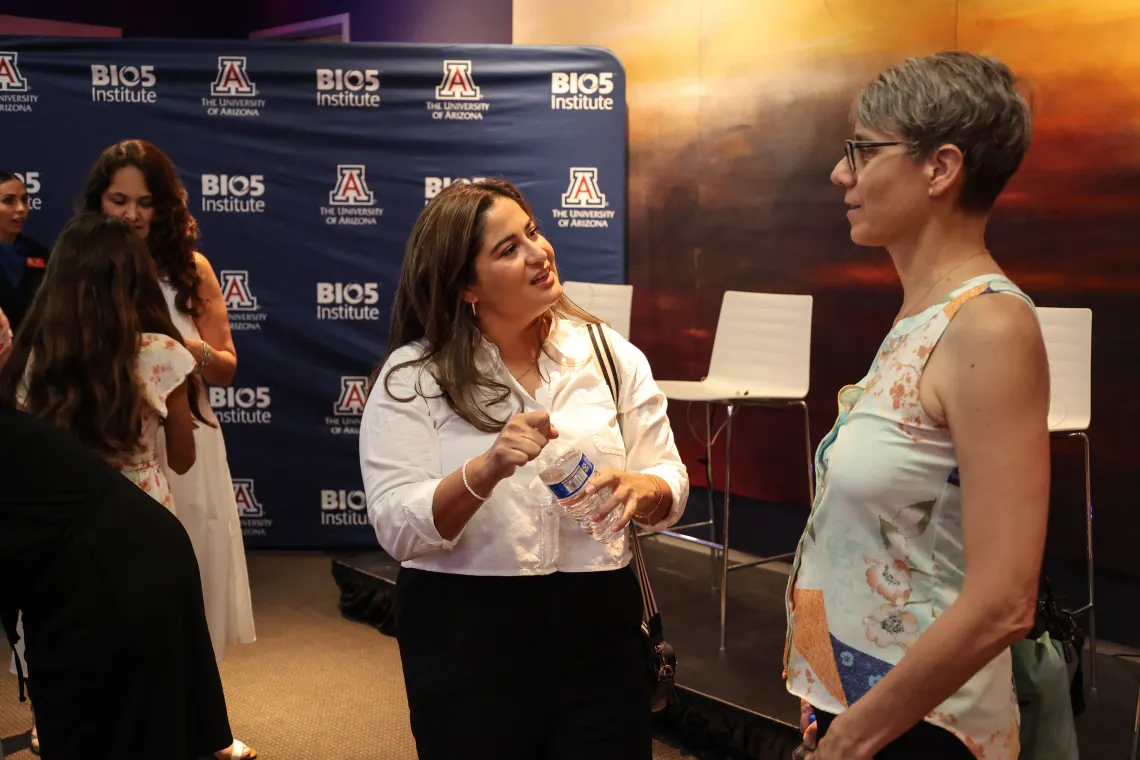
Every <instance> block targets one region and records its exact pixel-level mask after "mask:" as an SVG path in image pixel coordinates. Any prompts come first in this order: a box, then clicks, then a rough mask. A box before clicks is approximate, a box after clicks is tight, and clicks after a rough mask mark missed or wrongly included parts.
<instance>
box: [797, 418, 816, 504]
mask: <svg viewBox="0 0 1140 760" xmlns="http://www.w3.org/2000/svg"><path fill="white" fill-rule="evenodd" d="M797 403H798V404H799V406H800V408H802V409H803V410H804V446H805V451H806V452H807V477H808V509H809V510H810V509H811V508H812V507H814V506H815V458H814V457H813V456H812V453H811V418H810V417H809V416H808V405H807V401H806V400H802V399H801V400H800V401H798V402H797Z"/></svg>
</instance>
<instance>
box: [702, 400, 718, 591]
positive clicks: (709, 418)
mask: <svg viewBox="0 0 1140 760" xmlns="http://www.w3.org/2000/svg"><path fill="white" fill-rule="evenodd" d="M712 424H713V405H712V402H711V401H706V402H705V482H706V483H708V497H709V517H708V523H709V543H710V544H715V543H716V504H715V500H714V498H713V440H712V439H713V432H712V430H713V425H712ZM717 551H718V550H717V549H716V547H715V546H710V547H709V577H710V578H712V592H713V593H714V594H715V593H716V592H717V582H716V578H717V572H716V571H717V560H718V559H719V558H720V555H719V554H718V553H717Z"/></svg>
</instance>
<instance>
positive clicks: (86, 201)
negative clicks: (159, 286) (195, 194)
mask: <svg viewBox="0 0 1140 760" xmlns="http://www.w3.org/2000/svg"><path fill="white" fill-rule="evenodd" d="M127 166H133V167H135V168H136V169H138V170H139V171H140V172H142V174H143V177H144V178H145V179H146V186H147V189H148V190H150V194H151V198H152V200H153V202H154V218H153V220H152V221H151V223H150V232H149V234H148V235H147V238H146V243H147V248H149V249H150V255H151V256H153V257H154V263H155V264H156V265H157V266H158V271H159V273H160V274H162V275H165V276H166V277H167V278H168V279H169V280H170V283H171V284H172V285H173V286H174V290H175V291H176V293H177V295H176V296H175V298H174V305H175V307H176V308H177V309H178V310H179V311H180V312H182V313H183V314H187V315H189V316H190V317H196V316H198V304H197V297H198V285H199V284H200V282H201V277H200V276H199V275H198V267H197V265H195V263H194V249H195V248H196V247H197V243H198V223H197V222H196V221H194V217H193V216H192V215H191V214H190V208H189V207H188V206H187V205H186V188H185V187H183V185H182V181H181V180H180V179H178V171H177V170H176V169H175V168H174V162H173V161H171V160H170V157H169V156H167V155H166V154H165V153H163V152H162V150H161V149H160V148H159V147H158V146H156V145H152V144H151V143H148V142H146V141H145V140H124V141H123V142H120V143H116V144H115V145H112V146H111V147H109V148H107V149H106V150H105V151H103V153H102V154H101V155H100V156H99V160H98V161H96V162H95V165H94V166H92V167H91V171H90V172H89V173H88V175H87V184H86V185H84V187H83V209H84V210H85V211H90V212H93V213H100V212H102V211H103V193H105V192H106V191H107V188H108V187H110V185H111V180H112V178H113V177H114V176H115V172H117V171H119V170H120V169H122V168H125V167H127Z"/></svg>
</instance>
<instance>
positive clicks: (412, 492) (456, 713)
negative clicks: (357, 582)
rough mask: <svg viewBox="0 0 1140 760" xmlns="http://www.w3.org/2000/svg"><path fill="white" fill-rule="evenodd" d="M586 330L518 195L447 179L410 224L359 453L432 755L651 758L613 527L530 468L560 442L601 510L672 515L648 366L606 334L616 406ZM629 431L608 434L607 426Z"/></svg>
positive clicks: (409, 679) (669, 474)
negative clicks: (586, 461) (585, 513)
mask: <svg viewBox="0 0 1140 760" xmlns="http://www.w3.org/2000/svg"><path fill="white" fill-rule="evenodd" d="M587 322H597V320H596V319H594V318H593V317H591V316H589V315H588V314H586V313H585V312H583V311H582V310H580V309H579V308H577V307H576V306H574V305H573V304H572V303H571V302H569V301H568V300H567V299H566V298H565V297H564V296H563V295H562V285H561V283H560V282H559V279H558V270H557V268H556V266H555V256H554V250H553V249H552V248H551V246H550V243H549V242H548V241H547V240H546V239H545V238H544V237H543V236H542V234H541V233H540V232H539V231H538V229H537V226H536V223H535V219H534V215H533V214H532V212H531V210H530V207H529V206H528V205H527V203H526V201H525V200H524V199H523V197H522V195H521V194H520V193H519V191H518V190H517V189H516V188H515V187H514V186H513V185H511V184H509V183H507V182H503V181H481V182H477V183H473V184H457V185H452V186H450V187H449V188H447V189H445V190H444V191H443V192H442V193H440V194H439V195H438V196H436V198H435V199H433V200H432V202H431V203H430V204H428V206H427V207H426V208H425V209H424V211H423V212H422V213H421V215H420V218H419V220H418V221H417V222H416V225H415V227H414V229H413V230H412V234H411V238H410V239H409V241H408V246H407V251H406V254H405V259H404V265H403V273H402V275H401V281H400V285H399V288H398V289H397V293H396V299H395V306H394V310H393V315H392V328H391V338H390V349H391V353H390V355H389V357H388V359H387V361H386V362H385V364H384V365H383V367H382V368H381V369H380V370H379V371H378V372H377V373H376V375H375V377H374V384H373V388H372V390H371V392H370V395H369V398H368V403H367V405H366V407H365V412H364V418H363V420H362V422H361V434H360V461H361V470H362V473H363V476H364V486H365V489H366V491H367V494H368V514H369V517H370V519H371V521H372V524H373V525H374V526H375V529H376V535H377V538H378V539H379V541H380V544H381V546H383V547H384V549H385V550H386V551H388V552H389V553H390V554H391V555H392V556H393V557H395V558H396V559H397V560H399V561H400V562H401V563H402V565H403V569H402V570H401V572H400V576H399V579H398V581H397V588H396V605H397V608H396V609H397V619H398V627H399V633H398V637H399V643H400V654H401V659H402V661H403V666H404V678H405V684H406V686H407V691H408V703H409V707H410V708H411V722H412V731H413V733H414V734H415V737H416V743H417V746H418V749H419V755H420V757H421V758H423V759H424V760H436V759H439V760H452V758H455V757H459V756H462V755H465V754H468V753H469V752H470V751H471V750H472V748H473V747H479V748H480V750H482V751H493V752H494V753H495V757H496V758H498V759H499V760H513V759H514V758H518V760H524V758H525V760H537V759H541V760H555V759H557V758H566V760H570V759H571V758H573V760H579V759H580V758H587V757H589V758H592V759H604V758H614V760H639V759H645V760H647V759H648V758H650V757H651V754H652V749H651V735H650V720H649V719H650V713H649V693H650V684H649V680H648V673H647V670H646V667H645V657H644V647H643V645H642V643H641V640H640V637H639V630H640V624H641V597H640V593H639V590H638V586H637V581H636V578H635V577H634V574H633V572H632V571H631V570H630V568H628V567H627V565H628V563H629V561H630V551H629V547H628V546H627V540H626V537H625V536H622V537H620V538H618V539H617V540H614V541H611V542H609V543H603V542H600V541H596V540H594V539H593V538H591V537H590V536H589V535H588V534H587V533H586V531H584V530H583V529H582V528H581V527H580V526H579V525H578V524H577V523H575V522H574V520H572V519H571V518H570V517H568V516H565V515H563V513H562V511H561V508H560V507H559V506H558V504H557V503H556V502H555V501H554V499H553V496H552V495H551V493H550V491H549V489H547V488H546V486H544V485H543V484H542V482H541V481H540V480H539V478H538V470H537V468H536V466H535V464H534V461H533V460H534V459H535V458H536V457H537V456H538V455H539V453H540V452H541V450H542V448H543V447H544V446H545V445H546V443H547V442H548V441H549V440H551V439H552V438H554V437H557V438H559V439H561V440H563V441H566V442H569V443H572V444H574V445H576V446H577V447H579V448H580V449H581V450H582V451H583V452H585V453H586V455H587V456H588V457H589V458H590V459H591V460H592V461H593V462H594V464H595V466H596V467H597V468H598V470H597V472H596V473H595V475H594V478H593V480H592V481H591V483H590V485H589V486H588V489H590V490H597V489H598V488H601V487H603V486H608V487H610V488H611V489H612V490H613V492H614V497H613V498H612V499H610V500H609V501H607V503H606V504H605V505H603V508H602V509H601V510H600V512H601V513H608V512H610V511H611V510H613V509H618V510H622V517H621V519H620V520H619V521H618V523H617V524H616V525H615V526H614V530H623V529H624V528H625V527H626V526H627V525H628V524H629V522H630V520H631V519H636V521H637V522H638V523H640V524H643V525H647V526H651V527H654V528H664V527H667V526H669V525H671V524H673V523H674V522H676V521H677V519H678V518H679V517H680V515H681V512H682V510H683V509H684V506H685V500H686V498H687V495H688V487H689V485H688V476H687V474H686V472H685V467H684V465H683V464H682V463H681V460H680V457H679V456H678V454H677V449H676V446H675V445H674V443H673V434H672V431H671V429H670V427H669V420H668V417H667V416H666V413H665V405H666V404H665V397H664V395H663V394H662V393H661V391H660V390H659V389H658V388H657V385H656V383H655V382H654V381H653V376H652V373H651V371H650V368H649V363H648V362H647V361H646V359H645V356H644V355H643V354H642V353H641V352H640V351H639V350H638V349H636V348H635V347H633V346H632V345H631V344H630V343H629V342H628V341H626V340H624V339H623V338H621V337H620V336H618V335H617V334H616V333H614V332H612V331H610V330H608V329H606V335H607V337H608V339H609V341H610V344H611V346H612V347H613V350H614V352H615V354H616V355H615V356H614V359H615V361H616V364H617V366H618V372H619V375H620V383H619V388H620V395H619V402H618V404H617V409H615V405H614V402H613V400H612V398H611V395H610V391H609V389H608V387H607V385H606V383H605V380H604V379H603V376H602V374H601V373H600V371H599V369H598V367H597V366H596V364H595V362H594V361H593V354H592V350H591V342H590V338H589V335H588V333H587V329H586V323H587ZM619 421H620V422H619Z"/></svg>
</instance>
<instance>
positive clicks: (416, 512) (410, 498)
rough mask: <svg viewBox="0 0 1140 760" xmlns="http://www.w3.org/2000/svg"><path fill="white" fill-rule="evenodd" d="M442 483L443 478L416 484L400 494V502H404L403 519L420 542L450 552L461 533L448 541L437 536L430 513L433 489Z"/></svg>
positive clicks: (433, 516) (433, 495) (431, 513)
mask: <svg viewBox="0 0 1140 760" xmlns="http://www.w3.org/2000/svg"><path fill="white" fill-rule="evenodd" d="M442 481H443V478H437V479H435V480H425V481H424V482H422V483H416V484H415V485H414V486H413V487H412V488H411V489H410V491H409V492H408V493H405V494H401V497H402V498H401V501H403V502H404V517H405V519H407V521H408V526H409V527H410V528H411V529H412V530H413V531H415V533H416V535H417V536H419V538H420V541H422V542H423V543H424V544H425V545H427V546H429V547H432V548H433V549H442V550H444V551H451V550H452V549H454V548H455V544H456V542H458V541H459V538H460V536H462V535H463V531H460V532H459V535H458V536H456V537H455V538H454V539H452V540H450V541H448V540H447V539H445V538H444V537H443V536H441V535H439V531H438V530H437V529H436V527H435V514H434V512H432V507H431V504H432V500H433V499H434V498H435V489H436V488H437V487H439V484H440V483H441V482H442Z"/></svg>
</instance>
